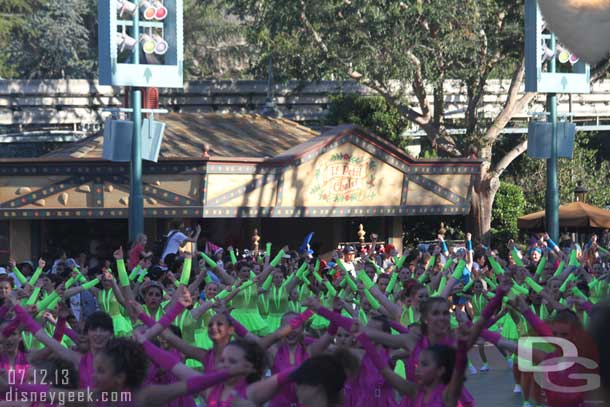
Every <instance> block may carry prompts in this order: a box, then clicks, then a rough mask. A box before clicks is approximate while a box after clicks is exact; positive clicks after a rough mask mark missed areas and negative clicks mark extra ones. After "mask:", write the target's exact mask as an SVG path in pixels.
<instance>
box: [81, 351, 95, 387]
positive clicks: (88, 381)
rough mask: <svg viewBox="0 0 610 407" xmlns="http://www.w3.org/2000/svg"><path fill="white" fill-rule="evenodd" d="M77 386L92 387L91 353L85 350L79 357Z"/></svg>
mask: <svg viewBox="0 0 610 407" xmlns="http://www.w3.org/2000/svg"><path fill="white" fill-rule="evenodd" d="M78 378H79V381H78V387H79V388H81V389H84V388H87V387H89V388H93V353H91V352H87V353H85V354H84V355H82V356H81V358H80V364H79V365H78Z"/></svg>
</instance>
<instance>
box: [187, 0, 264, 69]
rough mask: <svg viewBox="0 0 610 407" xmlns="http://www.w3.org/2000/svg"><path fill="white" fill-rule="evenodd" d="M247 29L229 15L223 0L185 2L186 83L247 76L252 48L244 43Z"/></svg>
mask: <svg viewBox="0 0 610 407" xmlns="http://www.w3.org/2000/svg"><path fill="white" fill-rule="evenodd" d="M245 37H246V33H245V27H244V26H243V25H242V24H241V23H240V22H239V21H238V20H237V19H235V18H234V17H231V16H229V15H227V13H226V6H225V5H224V4H223V1H222V0H209V1H201V0H185V2H184V44H185V47H184V69H185V76H186V78H187V80H193V79H207V78H233V79H238V78H242V77H243V76H244V72H245V71H247V70H249V68H250V63H251V59H252V58H255V57H256V52H254V50H253V47H252V46H250V45H249V44H248V43H246V42H245Z"/></svg>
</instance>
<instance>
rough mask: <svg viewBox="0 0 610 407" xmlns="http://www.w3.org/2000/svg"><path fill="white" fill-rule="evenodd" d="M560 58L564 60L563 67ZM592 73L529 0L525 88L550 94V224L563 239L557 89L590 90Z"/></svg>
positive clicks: (555, 236) (553, 233)
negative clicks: (564, 45)
mask: <svg viewBox="0 0 610 407" xmlns="http://www.w3.org/2000/svg"><path fill="white" fill-rule="evenodd" d="M557 62H559V63H560V64H561V65H560V66H559V67H558V66H557ZM590 77H591V75H590V68H589V65H587V64H585V63H584V62H582V61H580V59H579V58H578V56H577V55H575V54H573V53H571V52H570V51H568V50H567V49H566V48H565V47H563V46H561V45H559V44H557V39H556V37H555V34H553V33H551V32H549V31H548V30H547V29H546V26H545V23H544V20H543V18H542V14H541V13H540V9H539V7H538V1H537V0H526V1H525V91H526V92H539V93H546V94H547V114H548V116H547V122H548V126H546V130H547V131H549V132H550V133H551V134H550V136H551V137H550V140H551V142H550V155H549V156H548V159H547V173H546V174H547V178H546V227H547V231H548V233H549V235H550V236H551V238H552V239H553V240H555V241H556V242H558V241H559V188H558V183H557V156H558V153H557V152H558V150H561V148H560V147H561V146H558V141H557V140H558V136H557V133H558V132H557V129H558V123H557V93H589V92H590V91H591V86H590V80H591V78H590ZM538 127H540V126H538ZM530 128H531V127H530ZM562 128H565V127H562ZM564 131H565V130H564ZM530 137H532V135H531V134H529V135H528V138H530ZM570 156H571V154H570Z"/></svg>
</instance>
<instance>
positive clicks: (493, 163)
mask: <svg viewBox="0 0 610 407" xmlns="http://www.w3.org/2000/svg"><path fill="white" fill-rule="evenodd" d="M227 2H228V4H230V5H231V6H232V9H231V10H232V11H233V12H234V13H235V14H237V15H240V16H241V17H242V18H243V21H244V22H245V23H246V24H247V25H248V28H249V39H250V42H251V43H253V44H258V45H259V47H260V49H261V53H262V58H261V63H264V61H266V58H265V57H266V56H272V58H273V62H274V66H275V68H276V69H277V70H278V71H279V72H280V73H281V74H282V75H283V76H284V77H286V78H298V79H308V80H312V79H318V78H335V79H341V78H352V79H355V80H358V81H359V82H360V83H362V84H364V85H367V86H369V87H370V88H372V89H374V90H376V91H377V92H378V93H379V94H380V95H381V96H383V97H384V98H385V99H386V101H387V102H388V104H390V105H391V106H393V107H394V108H395V109H396V110H397V111H398V112H399V113H400V115H401V116H402V117H403V118H404V119H405V120H407V121H409V122H411V123H413V124H415V125H417V126H419V127H420V128H421V129H422V130H423V131H425V133H426V135H427V137H428V139H429V142H430V144H431V145H432V147H433V148H434V149H435V150H437V151H438V153H439V155H446V156H469V157H473V158H474V157H476V158H479V159H481V160H482V170H481V171H482V173H481V177H480V182H479V183H478V184H477V185H476V186H475V194H473V206H472V209H473V211H472V214H473V216H472V219H473V224H472V225H471V228H472V229H473V232H475V233H484V232H486V231H488V230H489V229H490V227H491V207H492V204H493V199H494V196H495V193H496V192H497V190H498V188H499V186H500V182H499V178H500V175H501V174H502V173H503V172H504V171H505V169H506V168H507V167H508V166H509V165H510V163H511V162H512V161H513V160H514V159H515V158H516V157H518V156H519V155H520V154H521V153H522V152H523V151H524V150H525V147H526V143H527V140H525V137H522V138H521V139H520V140H515V143H514V144H513V145H512V146H511V149H509V150H508V151H507V152H505V153H504V154H503V155H502V156H497V155H496V154H494V153H495V145H496V143H498V141H499V140H500V135H501V130H502V129H503V128H504V127H505V126H506V125H507V124H508V123H509V122H510V120H511V118H512V117H513V116H514V114H515V113H517V112H520V111H521V110H523V108H524V107H525V106H527V104H528V103H529V102H530V101H531V100H532V99H533V97H534V96H535V95H534V94H529V93H528V94H525V95H522V94H520V93H519V92H520V87H521V85H522V83H523V77H524V70H523V1H522V0H519V1H514V0H403V1H397V0H342V1H339V0H334V1H328V0H310V1H304V0H299V1H288V2H287V1H283V0H266V1H259V0H227ZM261 68H262V66H261ZM498 76H500V77H511V78H512V80H511V83H510V86H509V89H508V97H507V98H506V100H505V101H504V106H503V109H502V111H501V112H500V113H499V114H498V115H497V116H495V117H486V116H485V115H484V114H483V111H482V109H481V102H482V101H483V98H484V96H485V95H486V84H487V81H488V80H489V79H491V78H494V77H498ZM449 79H452V80H456V81H457V82H458V83H459V84H460V85H462V86H463V87H464V99H465V101H466V104H467V107H466V109H465V112H457V114H456V112H445V110H444V109H445V96H446V94H445V91H444V86H445V83H446V80H449ZM409 93H412V94H414V95H415V100H416V102H415V103H411V102H410V100H411V99H410V98H409V97H408V95H409ZM451 127H458V128H461V129H465V134H461V135H457V136H456V135H455V134H454V133H453V132H451V131H450V128H451Z"/></svg>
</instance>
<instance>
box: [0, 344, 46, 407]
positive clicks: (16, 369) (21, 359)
mask: <svg viewBox="0 0 610 407" xmlns="http://www.w3.org/2000/svg"><path fill="white" fill-rule="evenodd" d="M29 368H30V363H29V362H28V355H27V353H25V352H21V351H18V352H17V355H16V356H15V366H11V363H10V361H9V359H8V356H7V355H5V354H0V369H2V370H4V371H5V372H6V373H7V374H8V375H9V377H8V382H9V384H10V383H14V384H22V383H27V382H28V370H29ZM5 399H6V397H5V394H4V393H0V401H3V400H5ZM41 406H42V404H41Z"/></svg>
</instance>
